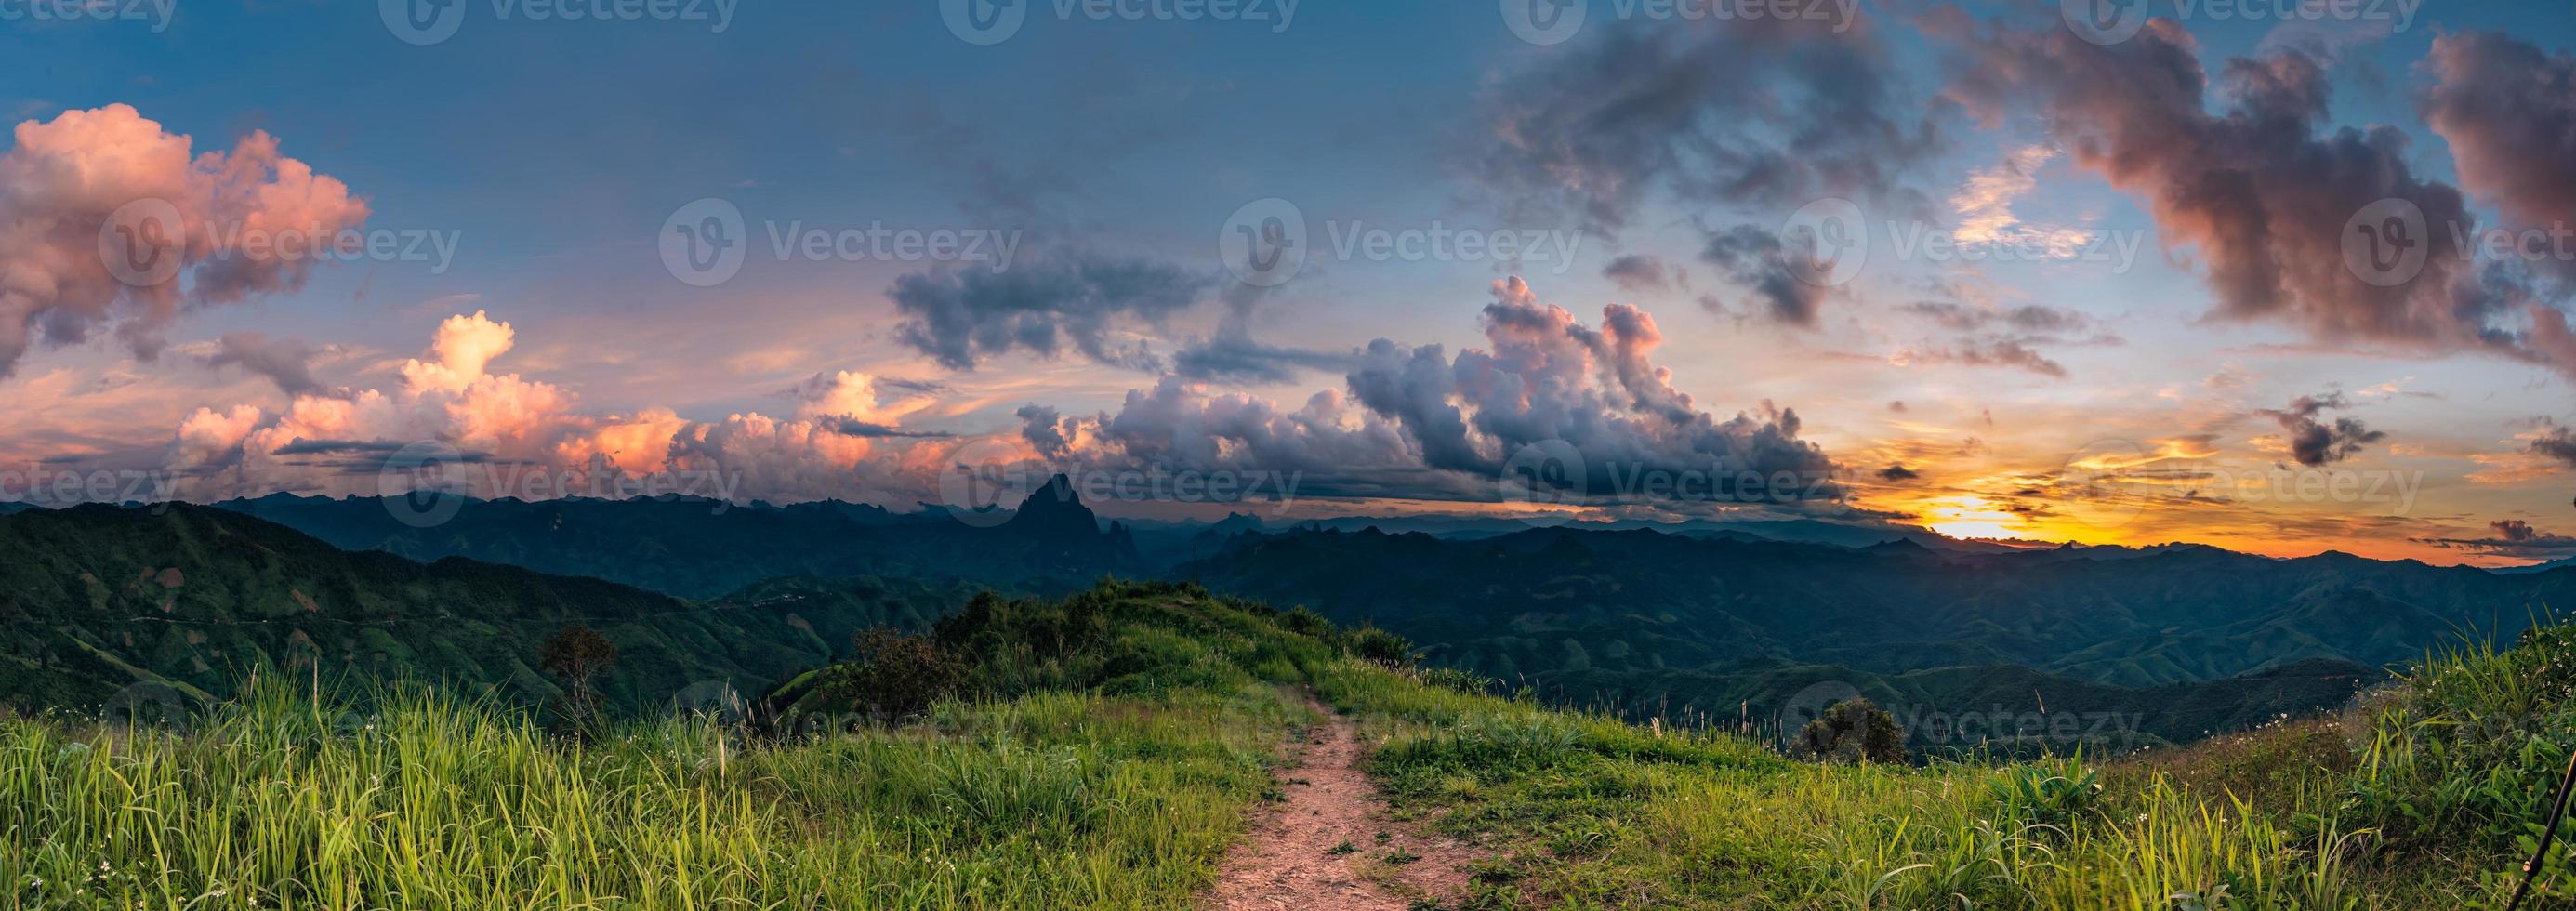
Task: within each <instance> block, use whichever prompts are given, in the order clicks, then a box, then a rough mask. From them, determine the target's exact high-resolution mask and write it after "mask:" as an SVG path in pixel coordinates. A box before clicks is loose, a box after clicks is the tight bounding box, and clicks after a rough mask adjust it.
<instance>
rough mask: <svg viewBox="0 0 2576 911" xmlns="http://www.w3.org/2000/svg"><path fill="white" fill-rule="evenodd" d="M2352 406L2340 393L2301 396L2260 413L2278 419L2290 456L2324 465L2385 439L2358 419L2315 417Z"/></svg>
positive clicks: (2312, 463) (2345, 457) (2308, 462)
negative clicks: (2321, 413)
mask: <svg viewBox="0 0 2576 911" xmlns="http://www.w3.org/2000/svg"><path fill="white" fill-rule="evenodd" d="M2350 407H2352V402H2351V401H2350V400H2348V399H2346V398H2344V396H2343V394H2342V393H2329V394H2326V395H2321V396H2318V395H2303V396H2300V397H2298V398H2296V399H2292V400H2290V405H2289V407H2287V408H2282V409H2278V410H2274V409H2264V410H2263V412H2262V413H2263V414H2265V415H2268V416H2270V417H2271V418H2272V419H2273V420H2275V421H2278V422H2280V425H2281V429H2282V430H2284V431H2287V432H2288V433H2289V445H2290V457H2291V458H2293V459H2297V460H2298V462H2299V464H2301V465H2324V464H2326V463H2328V462H2340V461H2343V460H2345V459H2349V458H2352V457H2353V456H2355V455H2359V454H2360V453H2361V447H2363V446H2365V445H2368V444H2371V443H2376V442H2379V441H2380V440H2382V439H2386V438H2387V436H2388V434H2385V433H2382V432H2379V431H2376V430H2372V429H2370V428H2369V427H2366V426H2363V424H2362V422H2361V419H2359V418H2349V417H2342V418H2336V419H2335V420H2334V423H2333V424H2331V425H2329V424H2326V423H2324V422H2322V421H2319V420H2317V416H2318V414H2319V413H2320V412H2323V411H2326V410H2328V409H2344V408H2350Z"/></svg>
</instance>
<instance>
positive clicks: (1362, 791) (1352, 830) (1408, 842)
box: [1201, 704, 1476, 911]
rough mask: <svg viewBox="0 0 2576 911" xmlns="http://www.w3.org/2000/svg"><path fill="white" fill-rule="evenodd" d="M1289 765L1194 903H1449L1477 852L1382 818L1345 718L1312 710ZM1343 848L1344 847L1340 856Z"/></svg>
mask: <svg viewBox="0 0 2576 911" xmlns="http://www.w3.org/2000/svg"><path fill="white" fill-rule="evenodd" d="M1314 708H1315V711H1316V713H1317V714H1318V715H1320V716H1322V717H1323V719H1324V721H1323V722H1322V723H1321V724H1318V725H1316V726H1315V727H1313V728H1310V729H1308V731H1307V732H1306V739H1305V742H1303V743H1301V744H1299V745H1298V756H1297V761H1296V762H1294V763H1292V764H1291V765H1290V766H1289V767H1288V768H1284V769H1281V770H1279V773H1278V774H1279V779H1280V788H1281V790H1282V791H1284V792H1285V793H1286V794H1287V800H1286V801H1285V802H1283V803H1279V804H1275V805H1273V806H1272V808H1271V809H1270V810H1268V811H1267V812H1265V813H1264V814H1263V815H1262V816H1261V817H1260V818H1259V819H1257V820H1255V821H1254V823H1253V826H1252V833H1251V837H1250V838H1249V839H1247V840H1245V842H1244V843H1243V844H1240V845H1237V846H1236V847H1235V850H1234V853H1233V854H1232V855H1230V856H1228V857H1227V858H1226V863H1225V867H1224V869H1223V871H1222V872H1220V873H1219V874H1218V878H1217V884H1216V887H1215V888H1214V889H1212V890H1210V891H1209V893H1208V895H1207V896H1206V897H1205V899H1204V900H1203V901H1202V902H1201V905H1202V906H1204V907H1207V908H1213V909H1225V911H1290V909H1293V911H1342V909H1364V911H1379V909H1387V911H1406V909H1408V908H1410V907H1413V904H1412V903H1413V902H1414V901H1415V900H1418V899H1432V900H1445V899H1451V898H1455V897H1456V896H1457V895H1458V894H1459V893H1460V892H1461V891H1463V889H1464V887H1465V886H1466V884H1467V873H1466V870H1465V867H1466V865H1467V864H1468V863H1470V862H1471V861H1473V860H1475V858H1476V855H1475V854H1474V853H1473V852H1471V851H1469V850H1468V849H1467V847H1466V846H1464V845H1461V844H1458V843H1457V842H1455V841H1451V840H1449V839H1446V838H1442V837H1440V836H1437V835H1431V834H1427V833H1424V832H1422V831H1421V830H1420V829H1419V827H1417V826H1414V825H1411V824H1409V823H1400V822H1396V821H1394V820H1393V819H1391V818H1390V817H1389V816H1388V814H1387V806H1386V801H1385V800H1384V799H1383V798H1381V797H1379V796H1378V792H1377V787H1376V786H1375V785H1373V784H1370V783H1369V780H1368V775H1367V773H1364V772H1362V771H1360V769H1359V767H1358V766H1359V761H1360V758H1361V757H1362V756H1363V755H1364V754H1365V753H1366V752H1367V750H1366V748H1365V747H1363V746H1362V745H1361V743H1360V740H1359V736H1358V734H1357V732H1356V731H1354V730H1353V729H1352V726H1351V722H1350V719H1347V718H1343V717H1341V716H1339V715H1336V714H1333V712H1332V710H1331V709H1329V708H1326V707H1324V706H1322V705H1320V704H1317V705H1316V706H1315V707H1314ZM1345 848H1347V850H1345Z"/></svg>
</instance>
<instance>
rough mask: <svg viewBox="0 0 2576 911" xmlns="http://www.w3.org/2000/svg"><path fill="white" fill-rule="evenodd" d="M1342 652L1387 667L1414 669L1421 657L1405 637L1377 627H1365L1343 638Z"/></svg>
mask: <svg viewBox="0 0 2576 911" xmlns="http://www.w3.org/2000/svg"><path fill="white" fill-rule="evenodd" d="M1342 650H1343V651H1345V652H1349V653H1351V654H1353V655H1356V656H1359V657H1361V658H1365V659H1367V660H1370V661H1374V662H1376V663H1378V664H1381V665H1385V666H1387V667H1396V668H1402V667H1412V666H1413V662H1414V661H1415V660H1416V659H1418V658H1419V657H1421V656H1419V655H1416V654H1414V652H1413V643H1411V642H1407V641H1405V639H1404V637H1403V636H1398V635H1396V634H1394V633H1390V632H1387V631H1385V630H1382V629H1379V628H1377V627H1375V626H1363V627H1360V628H1359V629H1355V630H1352V631H1350V632H1349V633H1347V634H1344V635H1343V636H1342Z"/></svg>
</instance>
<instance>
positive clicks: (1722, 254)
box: [1700, 225, 1826, 329]
mask: <svg viewBox="0 0 2576 911" xmlns="http://www.w3.org/2000/svg"><path fill="white" fill-rule="evenodd" d="M1700 258H1701V259H1703V260H1707V261H1708V262H1709V264H1710V265H1714V266H1716V267H1718V268H1719V269H1722V270H1725V272H1726V276H1727V278H1728V279H1729V280H1731V281H1733V282H1735V283H1736V284H1738V285H1743V286H1745V287H1748V288H1751V289H1753V293H1754V295H1755V296H1757V297H1759V298H1761V301H1762V306H1761V307H1759V308H1758V309H1756V310H1754V311H1753V313H1754V314H1756V315H1759V316H1761V317H1763V318H1766V319H1768V320H1770V321H1772V322H1775V323H1779V324H1781V325H1786V326H1797V327H1800V328H1805V329H1813V328H1815V326H1816V313H1817V311H1818V310H1819V309H1821V308H1822V307H1823V305H1824V300H1825V291H1826V288H1825V286H1824V285H1822V284H1819V283H1817V282H1814V281H1811V280H1809V279H1808V278H1807V276H1812V275H1814V274H1816V272H1815V266H1814V264H1813V263H1811V262H1809V261H1807V259H1806V257H1805V256H1803V255H1799V254H1796V253H1793V252H1791V251H1790V250H1789V249H1788V248H1787V246H1786V245H1784V244H1783V243H1781V241H1780V238H1779V236H1778V235H1775V234H1773V233H1771V232H1770V231H1767V230H1764V229H1762V228H1760V227H1757V226H1754V225H1737V226H1735V227H1734V228H1731V229H1728V230H1724V231H1716V232H1711V233H1710V234H1709V237H1708V246H1707V247H1706V248H1705V249H1703V250H1701V251H1700Z"/></svg>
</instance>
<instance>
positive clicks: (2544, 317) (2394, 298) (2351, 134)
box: [1926, 11, 2576, 374]
mask: <svg viewBox="0 0 2576 911" xmlns="http://www.w3.org/2000/svg"><path fill="white" fill-rule="evenodd" d="M1926 21H1927V22H1928V23H1930V24H1931V25H1932V31H1933V32H1934V33H1935V34H1936V35H1937V36H1939V37H1942V38H1945V39H1947V40H1949V41H1950V42H1951V43H1952V44H1953V46H1954V47H1955V48H1956V50H1957V51H1958V58H1959V59H1958V69H1957V77H1956V79H1955V80H1954V82H1953V85H1952V90H1951V93H1952V95H1953V96H1954V97H1956V98H1958V99H1960V100H1961V101H1963V102H1965V103H1966V105H1967V106H1968V107H1969V109H1970V110H1971V112H1972V113H1975V114H1976V115H1978V116H1979V117H1980V118H1982V119H1984V120H1985V121H1987V122H1989V123H1994V122H1999V121H2000V120H2001V119H2002V118H2004V117H2006V116H2020V115H2022V114H2024V113H2025V112H2033V111H2035V112H2036V113H2037V114H2038V116H2039V117H2040V118H2041V119H2042V120H2043V121H2044V122H2045V123H2046V124H2047V125H2048V127H2049V130H2050V132H2051V133H2052V134H2053V138H2054V139H2055V140H2056V141H2057V142H2058V143H2059V144H2060V145H2062V146H2064V147H2065V148H2066V149H2067V150H2068V152H2069V154H2070V156H2071V157H2072V159H2073V160H2074V161H2075V162H2076V163H2077V164H2078V165H2079V166H2081V167H2084V168H2086V169H2088V170H2091V171H2093V172H2095V173H2098V174H2100V175H2102V176H2103V177H2104V178H2106V179H2107V180H2109V181H2110V182H2111V184H2112V185H2113V186H2115V187H2118V188H2120V189H2122V190H2125V191H2128V192H2130V193H2133V194H2135V195H2137V196H2138V197H2140V198H2141V199H2142V200H2143V201H2144V202H2145V203H2146V204H2147V207H2148V209H2149V211H2150V212H2151V213H2152V214H2153V216H2154V218H2155V220H2156V224H2157V227H2158V230H2159V232H2160V236H2162V237H2163V238H2165V239H2166V241H2167V242H2168V243H2169V244H2171V245H2180V246H2189V247H2191V248H2193V249H2194V251H2195V253H2196V255H2197V258H2198V259H2199V260H2200V261H2201V262H2203V263H2204V264H2205V265H2206V275H2205V280H2206V281H2207V283H2208V284H2209V286H2210V288H2211V289H2212V291H2214V292H2215V293H2216V296H2217V308H2216V310H2215V312H2214V313H2213V314H2212V315H2213V316H2215V317H2217V318H2220V319H2227V320H2240V321H2252V320H2264V321H2273V322H2280V323H2285V324H2289V325H2293V326H2297V327H2300V328H2302V329H2304V330H2305V331H2307V332H2308V333H2309V334H2311V335H2312V336H2314V337H2316V338H2318V339H2320V340H2322V341H2325V342H2328V343H2343V342H2352V341H2362V342H2370V343H2374V344H2380V345H2391V346H2399V347H2406V348H2414V349H2418V350H2428V351H2436V352H2454V351H2481V352H2486V353H2489V354H2495V355H2501V356H2505V357H2511V358H2516V359H2520V360H2524V361H2529V362H2533V363H2539V364H2545V365H2548V366H2550V367H2552V368H2554V369H2557V370H2559V371H2562V372H2568V373H2571V374H2576V335H2571V333H2569V332H2568V331H2567V328H2566V323H2565V319H2564V316H2563V314H2561V313H2560V312H2559V311H2557V310H2555V309H2553V308H2550V307H2547V306H2543V305H2539V304H2535V303H2531V301H2530V299H2529V296H2528V294H2527V293H2526V292H2524V291H2523V290H2522V289H2520V288H2518V287H2516V286H2515V285H2513V284H2511V283H2504V282H2497V281H2492V280H2490V277H2489V275H2487V274H2485V273H2486V272H2487V271H2489V270H2482V269H2480V268H2478V267H2477V266H2476V265H2475V264H2473V263H2470V262H2468V261H2467V260H2464V259H2463V258H2462V257H2461V256H2460V255H2459V254H2460V249H2459V245H2458V242H2457V241H2456V239H2455V236H2454V234H2453V233H2452V230H2451V229H2452V228H2453V227H2454V226H2457V227H2460V228H2466V227H2468V226H2471V225H2473V224H2474V223H2475V222H2474V220H2473V219H2472V218H2471V217H2470V215H2469V213H2468V211H2467V208H2466V206H2465V204H2464V203H2463V201H2462V197H2461V194H2460V192H2459V191H2458V190H2456V189H2454V188H2453V187H2451V186H2449V185H2447V184H2444V183H2440V182H2438V181H2432V180H2426V179H2423V178H2421V177H2418V176H2417V175H2416V174H2414V172H2413V170H2412V168H2411V167H2410V166H2409V165H2408V163H2407V159H2408V153H2409V144H2408V138H2407V136H2406V134H2405V133H2404V132H2402V131H2399V130H2397V129H2396V128H2393V127H2387V126H2377V127H2372V128H2369V129H2366V130H2364V129H2355V128H2349V127H2346V128H2340V129H2337V128H2333V127H2332V126H2331V125H2330V122H2329V117H2328V110H2327V100H2328V94H2329V93H2328V88H2327V80H2326V72H2325V68H2324V67H2323V66H2322V65H2321V64H2319V63H2318V62H2317V60H2316V59H2315V58H2312V57H2310V56H2308V55H2306V54H2304V53H2301V52H2299V51H2296V50H2279V51H2275V52H2272V53H2269V54H2266V55H2264V56H2262V57H2259V58H2255V59H2236V60H2232V61H2230V62H2228V64H2227V65H2226V66H2225V68H2224V69H2223V71H2222V72H2221V73H2220V74H2219V76H2218V78H2217V79H2216V80H2215V81H2216V82H2218V83H2219V84H2220V86H2221V87H2222V88H2223V89H2224V92H2223V93H2222V94H2223V100H2222V101H2221V102H2220V103H2219V104H2218V105H2216V106H2215V110H2213V105H2212V103H2211V99H2210V97H2209V96H2210V94H2211V83H2212V82H2213V80H2212V78H2211V76H2210V74H2208V73H2206V72H2204V71H2203V69H2202V67H2201V63H2200V56H2199V50H2200V49H2199V47H2198V46H2197V44H2196V43H2195V42H2194V41H2193V39H2192V37H2191V36H2190V35H2189V34H2188V33H2186V32H2185V31H2184V30H2183V28H2182V27H2181V26H2180V25H2179V24H2177V23H2175V22H2174V21H2173V20H2170V19H2155V20H2151V21H2149V22H2148V23H2147V26H2146V28H2145V29H2144V30H2143V31H2141V32H2139V33H2138V35H2137V36H2136V37H2134V38H2132V39H2130V40H2128V41H2123V42H2119V43H2116V44H2110V45H2097V44H2093V43H2091V42H2088V41H2085V40H2083V39H2081V38H2078V37H2077V36H2076V35H2074V34H2073V33H2072V32H2071V31H2069V30H2067V29H2065V28H2040V29H2035V30H2029V31H2022V30H2015V29H2011V28H2004V27H1993V28H1987V27H1981V26H1979V25H1978V24H1975V23H1973V22H1970V21H1968V18H1967V17H1966V16H1965V15H1964V14H1958V13H1956V12H1955V11H1952V13H1950V14H1947V15H1941V16H1934V17H1929V18H1928V19H1927V20H1926ZM2389 199H2395V200H2403V201H2404V202H2405V203H2411V204H2412V205H2413V207H2414V208H2415V209H2416V210H2419V211H2421V213H2422V214H2423V217H2424V222H2425V225H2426V229H2425V230H2424V231H2423V233H2424V234H2425V235H2426V236H2424V237H2422V238H2421V239H2420V240H2415V241H2414V243H2417V244H2420V245H2421V249H2422V250H2423V252H2424V253H2425V254H2426V256H2425V258H2424V265H2423V267H2422V269H2421V270H2420V271H2418V272H2415V273H2413V274H2412V275H2411V276H2409V277H2406V278H2404V279H2403V280H2400V281H2397V282H2395V283H2394V284H2390V285H2386V286H2382V285H2378V284H2373V283H2372V282H2369V281H2364V280H2363V278H2362V275H2361V270H2359V269H2357V268H2355V267H2354V266H2352V265H2351V264H2349V263H2348V262H2347V259H2346V256H2345V252H2344V240H2345V238H2344V234H2345V232H2346V226H2347V225H2348V224H2350V223H2351V222H2352V220H2353V219H2354V218H2355V217H2356V216H2357V215H2359V214H2360V213H2362V212H2363V210H2364V209H2365V207H2369V206H2371V205H2373V204H2374V203H2380V201H2382V200H2389ZM2517 318H2519V319H2521V320H2525V321H2528V322H2529V323H2530V324H2531V325H2530V326H2529V328H2527V329H2516V328H2513V327H2514V325H2515V324H2516V320H2517Z"/></svg>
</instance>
